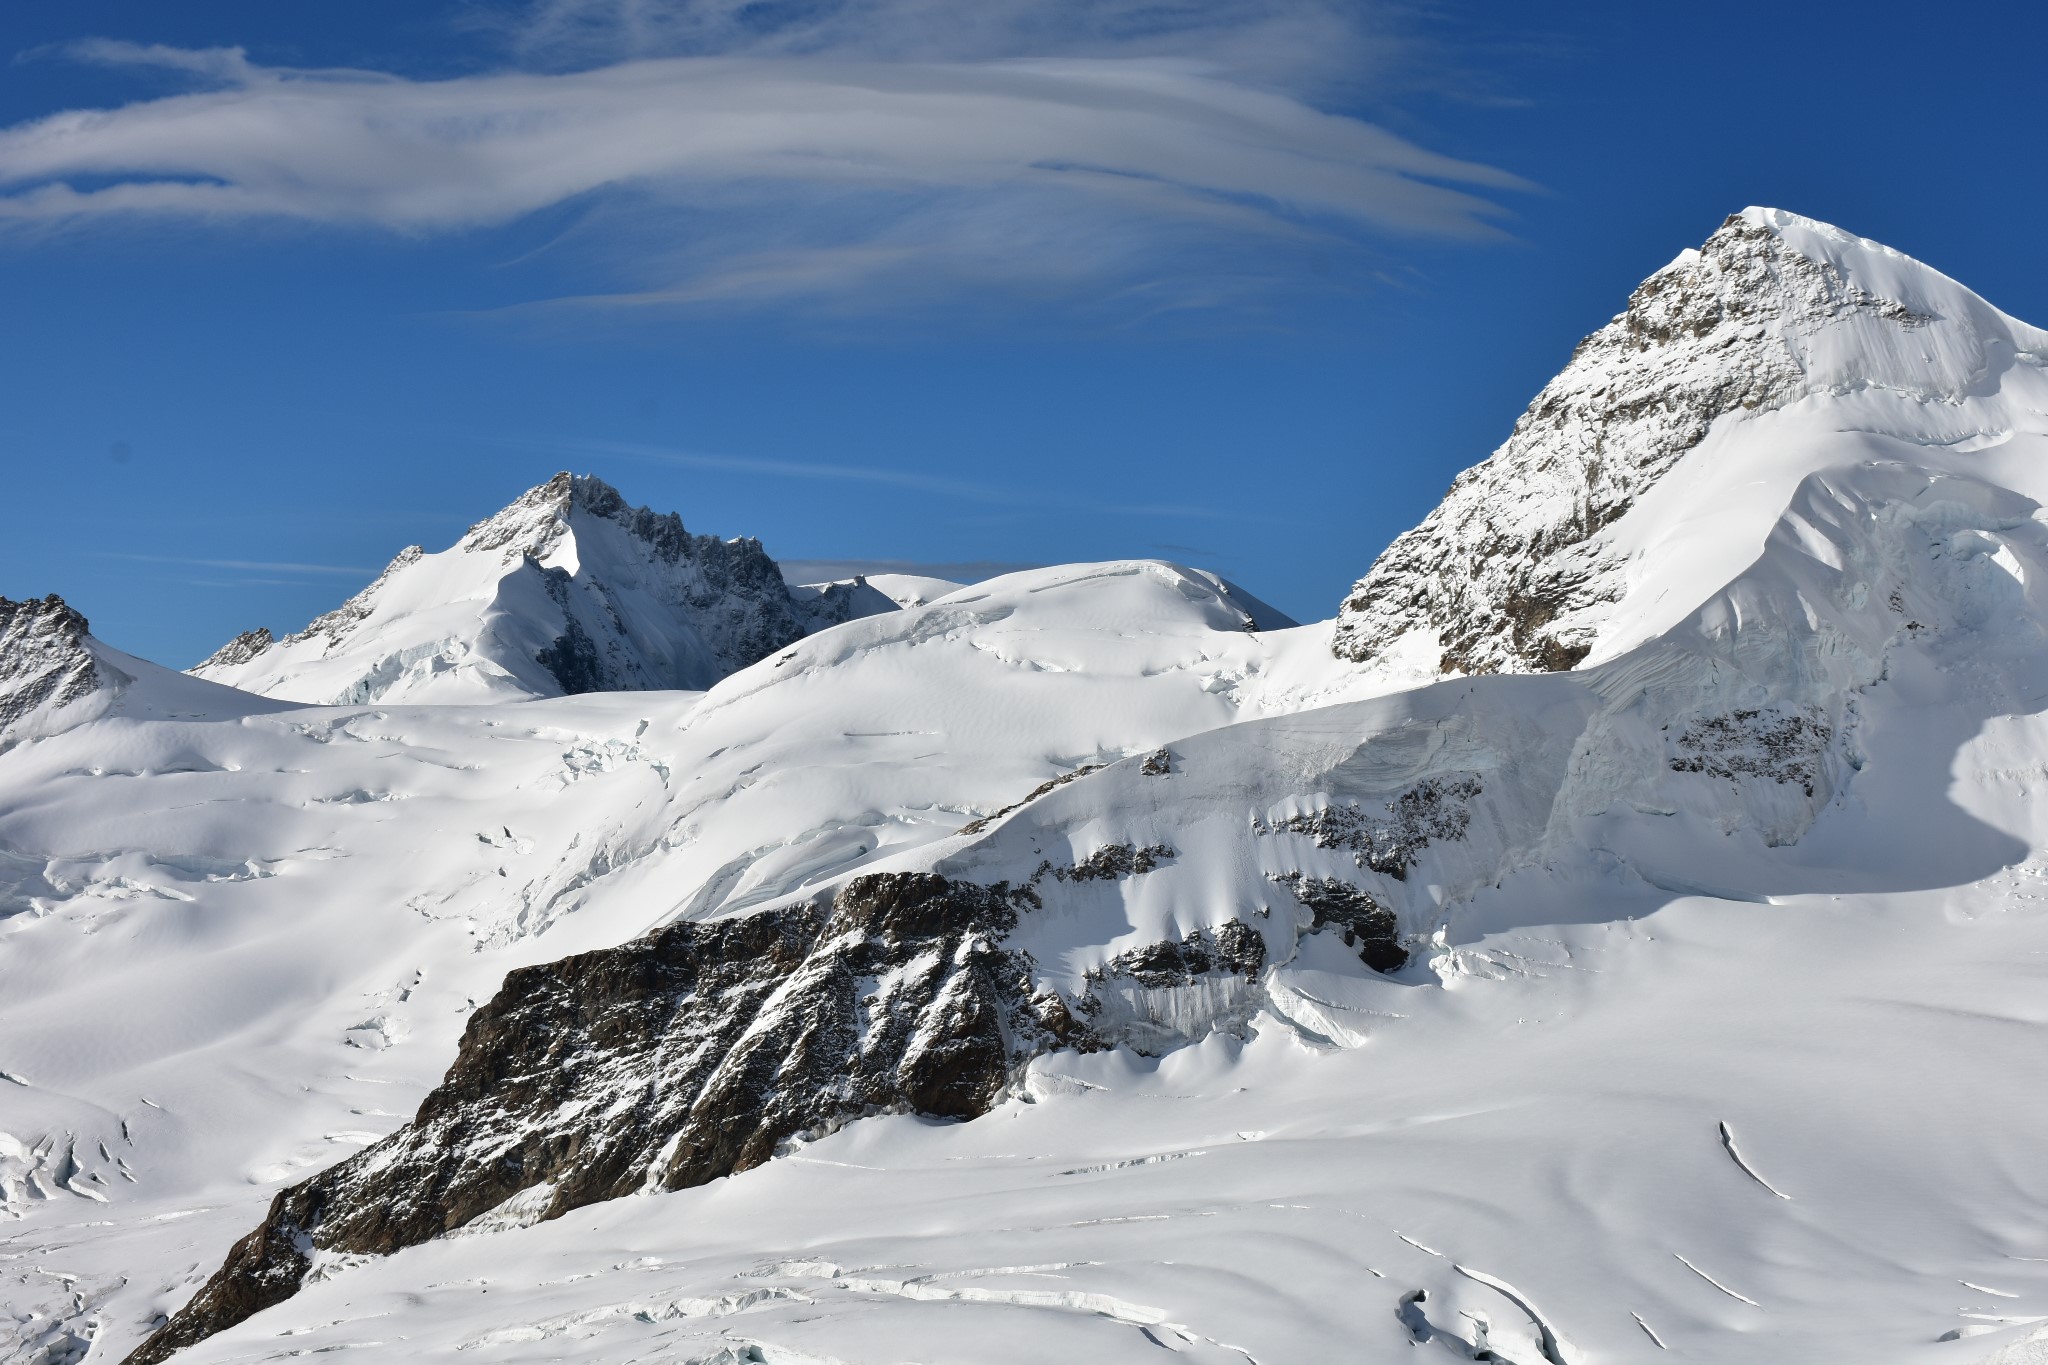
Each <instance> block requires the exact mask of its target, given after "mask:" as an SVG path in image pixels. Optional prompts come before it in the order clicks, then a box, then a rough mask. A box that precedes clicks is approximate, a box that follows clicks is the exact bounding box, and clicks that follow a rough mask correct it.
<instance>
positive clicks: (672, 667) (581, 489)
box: [192, 474, 896, 706]
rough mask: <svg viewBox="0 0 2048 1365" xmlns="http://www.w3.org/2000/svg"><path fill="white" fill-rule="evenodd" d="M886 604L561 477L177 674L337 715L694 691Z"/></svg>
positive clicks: (747, 544) (598, 484)
mask: <svg viewBox="0 0 2048 1365" xmlns="http://www.w3.org/2000/svg"><path fill="white" fill-rule="evenodd" d="M895 605H896V604H895V603H894V602H893V601H891V600H890V599H888V598H887V597H885V596H883V595H882V594H881V593H880V592H877V591H875V590H874V589H872V588H869V587H868V586H867V585H866V584H865V583H863V582H860V581H858V580H856V581H852V582H847V583H841V584H818V585H813V586H811V587H807V588H801V589H795V590H792V589H790V588H789V587H787V586H785V585H784V583H783V582H782V576H781V574H780V572H779V571H778V570H777V569H776V567H775V563H774V561H773V560H771V559H769V558H768V556H767V554H766V553H764V552H763V551H762V549H761V546H760V543H759V542H758V541H753V540H720V539H718V538H717V537H716V536H701V535H691V534H689V533H688V532H687V531H685V530H684V529H683V524H682V522H681V520H680V519H679V518H677V517H676V516H675V515H673V514H670V515H668V516H666V517H662V516H656V515H655V514H654V513H652V512H650V511H648V510H647V509H646V508H644V507H639V508H635V507H632V506H630V505H628V504H627V502H626V501H625V499H624V498H622V497H621V496H620V495H619V493H618V491H617V490H616V489H613V488H612V487H611V486H610V485H608V484H606V483H604V482H602V481H601V480H598V479H596V478H593V477H591V476H588V475H584V476H580V477H579V476H575V475H570V474H558V475H556V476H555V477H554V478H553V479H551V480H549V481H548V482H547V483H545V484H542V485H541V486H539V487H538V488H534V489H531V490H529V491H528V492H527V493H525V494H524V495H523V496H521V497H520V498H519V499H518V500H516V501H515V502H513V503H512V504H511V505H510V506H509V507H506V508H505V509H504V510H503V511H501V512H499V513H497V514H496V515H495V516H492V517H489V518H487V519H486V520H484V521H481V522H478V523H477V524H476V525H475V526H473V527H471V528H470V529H469V532H468V534H466V535H465V536H463V538H462V539H461V540H460V541H458V542H457V543H456V544H455V545H454V546H453V547H452V548H450V549H448V550H444V551H442V552H441V553H439V554H428V553H426V552H425V551H423V550H422V549H421V548H420V547H419V546H417V545H413V546H409V547H407V548H406V549H405V550H403V551H401V552H400V553H399V555H398V557H397V558H396V559H394V560H392V561H391V563H390V564H389V565H388V566H387V567H386V568H385V570H384V572H383V573H382V574H380V575H378V577H377V579H376V581H375V582H373V583H371V584H370V586H368V587H367V588H365V589H363V590H362V591H361V592H360V593H357V594H356V595H355V596H354V597H352V598H350V599H349V600H348V601H347V602H345V603H343V604H342V605H341V606H340V607H339V608H337V609H335V610H334V611H331V612H329V613H327V614H326V615H325V616H322V617H320V618H319V619H317V620H315V621H314V622H312V623H311V624H310V625H308V626H307V627H306V628H305V629H304V630H302V631H300V632H299V633H297V634H296V635H290V636H287V637H286V638H284V639H283V640H276V641H273V640H272V639H271V637H270V632H269V631H267V630H258V631H251V632H248V633H246V634H243V635H240V636H237V637H236V638H235V639H234V640H232V641H230V642H229V643H228V644H226V645H225V646H223V647H222V648H221V649H220V650H219V651H218V652H217V653H215V654H214V656H213V657H212V658H210V659H208V660H207V661H206V662H205V663H202V664H200V665H199V666H198V667H197V668H195V669H193V670H192V671H193V672H194V673H196V674H198V675H199V676H200V677H203V678H208V679H211V680H213V681H215V682H220V683H226V684H228V685H230V686H234V687H239V688H242V689H244V690H247V691H252V692H260V693H263V694H264V695H266V696H274V697H288V698H291V699H293V700H296V701H302V702H312V703H316V704H332V705H343V706H345V705H349V704H352V703H356V702H366V701H390V702H423V701H425V702H480V701H500V700H513V699H518V698H523V697H549V696H561V695H563V694H564V693H577V692H617V691H630V690H638V689H646V688H686V689H699V688H705V687H709V686H710V685H711V684H712V683H714V682H717V681H718V680H719V679H720V678H722V677H724V676H725V675H726V674H728V673H731V672H733V671H735V670H737V669H740V668H743V667H745V666H746V665H748V664H750V663H753V662H754V661H755V660H757V659H759V658H761V657H763V656H764V655H767V654H769V653H771V652H773V651H774V650H777V649H780V648H781V647H782V646H784V645H786V644H788V643H789V642H790V641H792V640H795V639H798V638H800V637H801V636H803V635H804V634H806V633H808V632H809V631H812V630H816V629H820V628H822V627H824V626H828V625H836V624H838V623H839V622H841V621H847V620H851V619H854V618H855V617H859V616H867V615H872V614H873V613H875V612H877V611H890V610H894V609H895Z"/></svg>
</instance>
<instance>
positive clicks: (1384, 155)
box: [0, 0, 1526, 307]
mask: <svg viewBox="0 0 2048 1365" xmlns="http://www.w3.org/2000/svg"><path fill="white" fill-rule="evenodd" d="M1344 8H1345V7H1343V6H1339V5H1335V4H1325V3H1321V0H1263V2H1255V0H1179V2H1178V3H1173V2H1169V3H1156V2H1154V0H1146V3H1138V0H1100V2H1099V3H1094V4H1087V5H1083V4H1074V3H1033V4H1023V3H1018V2H1017V0H990V3H987V4H969V5H963V4H959V3H957V2H956V0H943V3H942V2H941V0H859V2H857V0H837V2H836V3H834V2H831V0H824V2H821V3H815V4H806V5H799V6H790V7H770V6H762V5H757V4H742V3H739V0H699V2H698V3H666V4H661V3H652V2H651V0H548V2H547V3H542V4H538V5H535V6H532V7H530V8H529V9H527V10H525V11H522V17H521V22H520V25H519V28H518V31H517V32H516V33H515V34H514V35H513V38H512V43H513V47H514V48H515V49H516V50H517V51H518V52H520V53H522V54H523V55H524V58H525V59H526V60H527V62H528V69H523V70H508V71H500V72H495V73H487V74H475V75H468V76H461V77H456V78H451V79H439V80H422V79H411V78H406V77H402V76H398V75H392V74H389V73H380V72H367V71H342V70H310V69H298V68H288V67H279V66H269V65H263V64H260V63H257V62H254V61H251V60H250V59H249V57H248V56H247V54H246V53H244V52H243V51H242V50H240V49H210V50H203V51H192V50H185V49H177V48H167V47H162V46H141V45H136V44H128V43H120V42H114V41H107V40H99V41H94V42H91V43H85V44H79V45H76V46H74V47H72V48H71V49H69V50H68V51H69V55H70V56H72V57H75V58H78V59H82V60H88V61H92V62H96V63H100V64H112V65H132V66H138V67H152V68H157V69H160V70H168V71H172V72H175V73H178V74H180V75H182V76H183V77H185V78H186V79H188V80H189V81H191V82H192V83H193V84H194V85H195V86H197V87H198V88H195V89H192V90H189V91H187V92H185V93H180V94H174V95H170V96H165V97H161V98H153V99H143V100H138V101H136V102H134V103H130V104H127V105H123V106H120V107H117V108H111V109H98V110H75V111H70V112H65V113H60V114H54V115H51V116H48V117H45V118H41V119H36V120H33V121H30V122H26V123H21V124H16V125H14V126H13V127H9V128H5V129H0V224H12V225H13V226H14V227H15V228H16V229H17V230H19V229H22V228H27V227H37V226H39V227H41V228H42V229H44V230H46V231H48V230H58V229H62V228H63V227H65V226H67V225H72V224H76V223H79V222H81V221H87V220H107V219H113V220H122V219H134V218H179V219H184V220H189V221H196V222H201V223H206V224H211V225H213V226H215V227H220V228H224V227H227V226H229V225H231V224H233V223H236V222H240V221H248V220H259V219H288V220H298V221H304V222H310V223H317V224H326V225H342V226H355V227H370V228H376V229H383V230H388V231H392V232H396V233H403V234H413V235H418V234H432V233H447V232H461V231H468V230H473V229H478V228H486V227H492V226H496V225H502V224H506V223H509V222H513V221H515V220H518V219H520V218H523V217H525V216H526V215H529V214H533V213H535V212H538V211H540V210H543V209H547V208H550V207H553V206H559V205H574V206H576V207H578V208H579V209H581V210H583V211H584V213H585V222H586V223H587V224H588V226H587V227H586V229H585V230H584V234H583V235H584V236H585V237H591V238H598V239H602V241H603V242H604V243H605V245H606V249H608V250H609V252H610V253H611V254H612V256H613V257H614V259H613V260H612V261H611V265H612V266H613V267H614V273H615V274H616V275H617V276H618V277H619V278H620V279H621V280H622V281H623V282H624V285H623V287H615V288H607V289H604V290H600V291H592V292H591V293H590V294H589V295H588V296H587V297H585V298H584V299H583V300H582V302H584V303H586V304H598V305H603V306H613V307H616V306H626V305H633V306H647V305H660V306H667V307H675V306H701V305H706V304H752V303H760V302H764V301H766V302H783V301H788V300H791V299H801V298H819V297H825V298H831V297H835V296H845V295H848V294H850V293H853V294H862V295H864V296H868V297H870V298H872V297H873V296H877V295H879V296H884V297H886V296H892V295H893V296H897V297H901V296H903V295H906V294H918V293H932V292H937V293H942V294H943V293H957V292H959V291H961V290H963V289H965V290H974V289H978V288H985V287H988V286H990V285H991V284H996V283H1000V284H1002V285H1003V286H1004V287H1008V288H1012V289H1024V290H1027V291H1029V292H1034V293H1052V292H1056V293H1060V294H1065V295H1071V294H1075V293H1092V294H1096V295H1099V294H1100V293H1101V292H1102V291H1104V290H1105V289H1109V290H1112V291H1115V292H1117V293H1118V295H1119V296H1120V297H1126V298H1128V299H1131V300H1133V301H1134V302H1135V304H1136V305H1137V306H1154V304H1155V300H1154V299H1153V298H1151V297H1148V295H1156V294H1158V293H1159V291H1160V289H1161V286H1162V282H1164V281H1169V280H1170V281H1173V282H1174V287H1173V289H1172V290H1171V291H1170V293H1171V295H1172V297H1171V299H1170V300H1169V301H1168V302H1167V303H1166V304H1164V305H1163V306H1170V307H1186V306H1202V305H1204V304H1208V303H1213V302H1218V301H1229V300H1230V299H1231V298H1233V297H1235V296H1236V295H1237V294H1239V293H1241V292H1243V291H1244V290H1247V289H1250V290H1254V291H1256V290H1257V289H1259V288H1262V287H1265V286H1266V285H1268V284H1270V283H1271V281H1272V277H1274V276H1276V275H1286V274H1287V273H1288V272H1289V271H1291V270H1306V269H1307V265H1306V264H1304V262H1305V261H1306V260H1307V258H1308V257H1310V256H1314V255H1316V254H1317V253H1323V254H1325V255H1326V254H1327V253H1328V252H1330V251H1331V250H1333V249H1341V248H1343V247H1346V246H1356V245H1358V244H1359V243H1360V242H1362V241H1363V240H1365V239H1366V238H1368V237H1370V236H1372V235H1374V234H1381V235H1384V234H1394V235H1402V234H1407V235H1420V236H1434V237H1476V236H1485V235H1488V234H1490V233H1494V232H1496V231H1497V229H1496V227H1495V222H1496V220H1497V218H1498V217H1499V214H1500V208H1499V206H1498V204H1497V203H1496V202H1495V200H1494V198H1493V197H1492V196H1495V195H1497V194H1499V193H1501V192H1504V191H1513V190H1517V189H1522V188H1526V186H1525V185H1524V184H1523V182H1521V181H1520V180H1518V179H1517V178H1516V177H1515V176H1513V175H1510V174H1507V173H1505V172H1503V171H1500V170H1497V169H1494V168H1492V167H1488V166H1484V165H1479V164H1475V163H1473V162H1470V161H1464V160H1459V159H1456V158H1452V157H1448V156H1443V155H1440V154H1438V153H1435V152H1432V151H1429V150H1427V149H1426V148H1424V147H1421V146H1419V145H1417V144H1416V143H1414V142H1412V141H1410V140H1407V139H1404V138H1402V137H1400V136H1397V135H1395V134H1394V133H1391V132H1389V131H1387V130H1386V129H1385V128H1382V127H1379V126H1377V125H1375V124H1373V123H1371V122H1367V121H1365V120H1363V119H1361V118H1357V117H1350V116H1346V115H1344V114H1340V113H1332V112H1328V111H1326V110H1325V109H1322V108H1319V107H1316V105H1315V104H1314V103H1313V102H1312V99H1311V97H1310V95H1308V94H1307V93H1304V92H1305V91H1306V90H1308V89H1309V88H1310V87H1313V86H1315V84H1316V80H1317V79H1319V78H1317V77H1316V76H1315V74H1314V71H1313V70H1312V68H1313V67H1314V65H1315V60H1316V59H1317V56H1318V54H1320V55H1321V56H1322V57H1325V58H1326V57H1327V56H1328V54H1329V53H1331V52H1333V51H1337V50H1339V49H1343V50H1347V51H1348V50H1351V49H1355V48H1359V47H1360V45H1361V43H1362V42H1363V39H1361V38H1360V36H1359V32H1358V26H1357V25H1356V24H1355V23H1350V22H1347V21H1346V20H1345V19H1344V17H1343V15H1344ZM770 9H777V10H780V11H781V12H783V13H784V14H785V15H786V16H793V17H786V18H785V19H784V20H783V21H782V22H778V23H771V24H763V23H762V21H761V20H760V18H759V15H760V14H761V13H762V12H763V11H766V10H770ZM1361 12H1363V11H1361ZM649 52H656V53H663V54H669V55H657V56H648V55H644V54H646V53H649ZM547 54H553V60H554V61H555V62H557V63H559V62H561V61H563V60H569V59H573V58H574V57H576V56H579V55H580V56H581V58H582V59H583V60H585V61H592V60H596V61H599V62H601V64H597V65H582V66H573V67H572V68H571V69H557V68H554V67H550V66H549V65H548V62H547V61H546V60H543V58H544V57H546V56H547ZM535 66H538V67H540V68H541V69H533V68H534V67H535ZM1297 257H1299V258H1300V259H1296V258H1297ZM1290 262H1292V264H1290Z"/></svg>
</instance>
